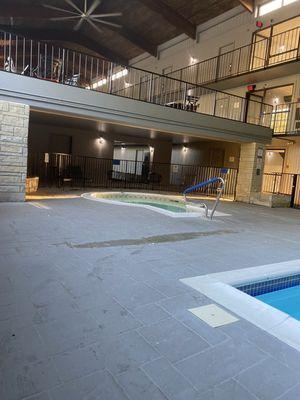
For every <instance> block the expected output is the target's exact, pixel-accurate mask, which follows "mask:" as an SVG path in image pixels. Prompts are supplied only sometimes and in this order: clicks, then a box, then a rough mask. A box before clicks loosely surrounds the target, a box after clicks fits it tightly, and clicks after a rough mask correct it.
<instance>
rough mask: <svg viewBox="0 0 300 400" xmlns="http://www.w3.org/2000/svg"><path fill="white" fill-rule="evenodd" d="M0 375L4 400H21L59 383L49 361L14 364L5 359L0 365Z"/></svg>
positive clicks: (13, 361) (9, 359)
mask: <svg viewBox="0 0 300 400" xmlns="http://www.w3.org/2000/svg"><path fill="white" fill-rule="evenodd" d="M0 374H1V375H2V377H3V392H4V394H5V397H3V399H5V400H21V399H23V398H24V397H29V396H30V395H33V394H35V393H39V392H42V391H44V390H48V389H50V388H52V387H54V386H56V385H59V384H60V383H61V381H60V379H59V377H58V374H57V372H56V370H55V368H54V366H53V364H52V361H51V360H50V359H44V360H40V361H38V362H35V363H24V362H17V363H16V362H15V360H14V359H11V358H6V359H5V361H4V362H2V363H1V369H0Z"/></svg>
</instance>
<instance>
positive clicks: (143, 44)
mask: <svg viewBox="0 0 300 400" xmlns="http://www.w3.org/2000/svg"><path fill="white" fill-rule="evenodd" d="M106 29H110V30H112V31H114V32H116V33H117V34H118V35H120V36H122V37H123V38H124V39H127V40H128V41H129V42H130V43H132V44H133V45H135V46H136V47H138V48H139V49H141V50H144V51H146V52H147V53H149V54H151V55H152V56H154V57H156V56H157V46H156V45H154V44H152V43H150V42H149V41H148V40H147V39H146V38H145V37H143V36H141V35H140V34H139V33H136V32H133V31H132V30H131V29H129V28H127V27H126V26H124V25H123V26H122V28H120V29H118V28H113V27H110V26H106Z"/></svg>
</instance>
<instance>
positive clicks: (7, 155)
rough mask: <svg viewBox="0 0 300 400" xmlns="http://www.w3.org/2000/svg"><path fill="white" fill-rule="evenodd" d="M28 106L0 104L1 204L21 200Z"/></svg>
mask: <svg viewBox="0 0 300 400" xmlns="http://www.w3.org/2000/svg"><path fill="white" fill-rule="evenodd" d="M28 123H29V106H27V105H25V104H18V103H11V102H8V101H0V201H24V200H25V186H26V174H27V139H28Z"/></svg>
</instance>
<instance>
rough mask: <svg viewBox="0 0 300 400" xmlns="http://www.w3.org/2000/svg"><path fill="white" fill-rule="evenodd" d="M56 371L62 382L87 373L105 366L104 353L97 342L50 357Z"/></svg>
mask: <svg viewBox="0 0 300 400" xmlns="http://www.w3.org/2000/svg"><path fill="white" fill-rule="evenodd" d="M52 359H53V363H54V365H55V368H56V371H57V372H58V375H59V377H60V379H61V380H62V381H63V382H66V381H69V380H72V379H77V378H80V377H82V376H86V375H89V374H91V373H93V372H95V371H98V370H102V369H104V368H105V353H104V350H103V349H102V348H101V346H100V345H99V344H93V345H89V346H86V347H84V348H80V349H74V350H70V351H68V352H66V353H61V354H57V355H55V356H53V357H52Z"/></svg>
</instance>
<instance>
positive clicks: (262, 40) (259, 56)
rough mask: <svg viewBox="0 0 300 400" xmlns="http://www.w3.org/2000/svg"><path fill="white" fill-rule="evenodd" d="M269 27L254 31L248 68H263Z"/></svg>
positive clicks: (266, 56) (267, 48) (269, 32)
mask: <svg viewBox="0 0 300 400" xmlns="http://www.w3.org/2000/svg"><path fill="white" fill-rule="evenodd" d="M270 36H271V28H267V29H264V30H261V31H259V32H255V34H254V36H253V43H252V56H251V63H250V64H251V65H250V70H251V71H252V70H256V69H261V68H264V67H265V66H266V64H267V60H268V51H269V38H270Z"/></svg>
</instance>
